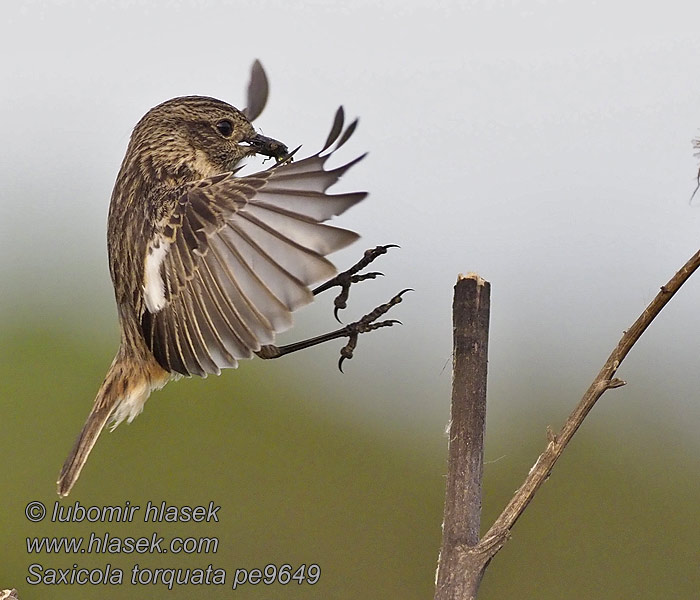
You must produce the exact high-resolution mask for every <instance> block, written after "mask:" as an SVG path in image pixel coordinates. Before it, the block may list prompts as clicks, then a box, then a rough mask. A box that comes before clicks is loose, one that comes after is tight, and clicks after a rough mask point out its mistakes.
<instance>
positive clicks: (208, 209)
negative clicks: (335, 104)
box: [141, 108, 367, 376]
mask: <svg viewBox="0 0 700 600" xmlns="http://www.w3.org/2000/svg"><path fill="white" fill-rule="evenodd" d="M343 120H344V119H343V111H342V108H341V109H339V110H338V112H337V114H336V118H335V122H334V124H333V128H332V130H331V133H330V135H329V137H328V141H327V142H326V145H325V146H324V148H323V149H322V150H321V151H320V152H318V153H316V154H314V155H313V156H310V157H308V158H305V159H303V160H299V161H297V162H288V163H285V164H282V165H279V166H275V167H272V168H271V169H268V170H266V171H262V172H260V173H255V174H253V175H249V176H246V177H234V176H233V174H231V173H226V174H222V175H218V176H214V177H211V178H209V179H206V180H203V181H200V182H198V183H196V184H193V186H192V187H191V188H189V189H188V191H187V192H186V193H185V194H183V196H182V197H181V198H180V200H179V202H178V205H177V208H176V210H175V211H174V212H173V214H172V215H171V216H170V217H169V219H168V221H167V223H166V224H165V225H164V227H163V229H162V230H161V231H159V233H158V234H157V236H156V238H154V239H153V240H152V242H151V243H150V244H149V248H148V253H147V255H146V259H145V269H144V271H145V276H144V283H143V299H144V302H143V306H144V309H143V314H142V317H141V328H142V332H143V336H144V338H145V340H146V343H147V345H148V347H149V348H150V349H151V351H152V352H153V354H154V356H155V357H156V359H157V360H158V362H159V363H160V365H161V366H162V367H163V368H164V369H166V370H168V371H174V372H177V373H181V374H183V375H201V376H205V375H206V374H208V373H217V374H218V373H220V370H221V369H222V368H226V367H235V366H236V365H237V361H238V360H239V359H242V358H250V357H251V356H252V353H253V352H255V351H257V350H259V349H260V347H261V346H262V345H265V344H272V343H274V338H275V333H278V332H281V331H283V330H285V329H287V328H289V327H290V326H291V324H292V317H291V313H292V312H293V311H294V310H296V309H297V308H299V307H301V306H303V305H305V304H308V303H309V302H311V300H312V299H313V295H312V293H311V291H310V288H309V286H311V285H312V284H314V283H317V282H319V281H322V280H324V279H328V278H330V277H332V276H333V275H334V274H335V272H336V270H335V267H334V266H333V265H332V263H331V262H330V261H329V260H328V259H327V258H325V256H326V255H327V254H329V253H331V252H334V251H335V250H339V249H340V248H343V247H345V246H347V245H348V244H350V243H352V242H353V241H355V240H356V239H357V238H358V235H357V234H356V233H353V232H352V231H348V230H346V229H341V228H338V227H333V226H331V225H327V224H324V223H323V222H324V221H326V220H328V219H330V218H331V217H332V216H334V215H339V214H341V213H343V212H344V211H346V210H347V209H348V208H350V207H351V206H353V205H354V204H356V203H357V202H359V201H360V200H362V199H363V198H365V197H366V195H367V194H366V193H365V192H355V193H346V194H326V190H327V189H328V188H329V187H330V186H331V185H333V184H334V183H335V182H337V181H338V179H339V178H340V177H341V176H342V175H343V173H345V172H346V171H347V170H348V169H349V168H350V167H351V166H352V165H353V164H354V163H356V162H357V161H358V160H360V159H362V156H360V157H359V158H357V159H355V160H353V161H351V162H350V163H348V164H346V165H344V166H342V167H338V168H336V169H333V170H328V171H327V170H325V169H324V164H325V162H326V161H327V159H328V157H329V156H330V155H331V154H332V153H333V152H335V150H337V149H338V148H339V147H340V146H342V145H343V144H344V143H345V142H346V141H347V139H348V138H349V137H350V135H351V134H352V132H353V131H354V129H355V125H356V122H353V123H351V124H350V125H349V126H348V127H347V129H345V130H344V131H343ZM333 144H335V146H334V147H333V148H331V146H332V145H333Z"/></svg>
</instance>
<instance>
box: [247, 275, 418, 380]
mask: <svg viewBox="0 0 700 600" xmlns="http://www.w3.org/2000/svg"><path fill="white" fill-rule="evenodd" d="M409 291H412V290H410V289H406V290H403V291H401V292H399V293H398V294H396V296H394V297H393V298H392V299H391V300H389V302H386V303H384V304H380V305H379V306H377V308H375V309H374V310H373V311H372V312H369V313H367V314H366V315H365V316H364V317H362V318H361V319H360V320H358V321H355V322H354V323H350V324H349V325H346V326H345V327H341V328H340V329H336V330H335V331H331V332H330V333H324V334H322V335H318V336H316V337H313V338H309V339H308V340H302V341H300V342H295V343H293V344H287V345H286V346H273V345H268V346H262V347H261V348H260V350H258V351H257V352H256V354H257V355H258V356H259V357H260V358H264V359H270V358H280V357H281V356H284V355H285V354H291V353H292V352H296V351H298V350H304V349H305V348H311V347H312V346H316V345H317V344H322V343H323V342H329V341H330V340H335V339H338V338H344V337H346V338H348V343H347V344H345V346H343V348H342V349H341V350H340V360H339V361H338V368H339V369H340V370H341V372H342V370H343V361H344V360H345V359H351V358H352V355H353V351H354V350H355V346H357V338H358V336H359V335H360V334H361V333H367V332H369V331H374V330H375V329H379V328H381V327H391V326H392V325H395V324H396V323H398V324H401V321H397V320H396V319H388V320H386V321H379V322H376V321H377V319H378V318H379V317H381V316H382V315H384V314H385V313H386V312H388V311H389V309H390V308H391V307H392V306H395V305H397V304H399V302H401V300H402V296H403V295H404V294H405V293H406V292H409Z"/></svg>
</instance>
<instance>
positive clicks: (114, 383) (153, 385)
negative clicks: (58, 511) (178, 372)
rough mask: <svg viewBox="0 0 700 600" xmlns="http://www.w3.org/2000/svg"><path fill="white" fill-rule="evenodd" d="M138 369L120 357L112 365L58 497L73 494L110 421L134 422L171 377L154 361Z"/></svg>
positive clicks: (66, 468) (61, 481)
mask: <svg viewBox="0 0 700 600" xmlns="http://www.w3.org/2000/svg"><path fill="white" fill-rule="evenodd" d="M139 366H140V367H141V368H139ZM139 366H137V365H136V364H134V362H133V361H129V360H127V359H125V358H123V357H122V356H121V355H120V354H118V355H117V357H116V358H115V359H114V361H113V362H112V366H111V367H110V369H109V371H108V372H107V376H106V377H105V380H104V382H103V383H102V386H101V387H100V390H99V392H97V397H96V398H95V403H94V405H93V407H92V410H91V411H90V414H89V415H88V418H87V421H85V425H83V429H82V431H81V432H80V435H79V436H78V439H77V440H76V441H75V444H74V445H73V449H72V450H71V452H70V454H69V455H68V458H67V459H66V462H65V463H63V468H62V469H61V474H60V475H59V477H58V481H57V482H56V483H57V486H58V495H59V496H61V497H65V496H67V495H68V494H69V493H70V491H71V489H72V488H73V486H74V485H75V482H76V481H77V480H78V477H79V476H80V471H82V469H83V467H84V466H85V463H86V461H87V459H88V456H90V452H91V451H92V448H93V447H94V446H95V442H97V438H98V437H99V436H100V433H102V430H103V429H104V428H105V425H107V422H108V421H109V420H110V419H111V420H112V421H113V422H114V427H116V426H117V425H119V423H121V422H122V421H124V420H125V419H126V420H128V421H129V422H131V421H132V420H133V418H134V417H135V416H136V415H138V414H139V413H140V412H141V410H142V409H143V405H144V404H145V402H146V400H147V398H148V396H149V395H150V393H151V390H153V389H158V388H160V387H162V386H163V385H164V384H165V383H166V382H167V380H168V378H169V375H170V374H169V373H167V372H166V371H163V370H162V369H161V368H160V367H159V366H158V365H157V364H156V363H155V361H153V364H152V365H148V366H150V367H152V369H148V366H147V367H146V369H144V368H143V365H139Z"/></svg>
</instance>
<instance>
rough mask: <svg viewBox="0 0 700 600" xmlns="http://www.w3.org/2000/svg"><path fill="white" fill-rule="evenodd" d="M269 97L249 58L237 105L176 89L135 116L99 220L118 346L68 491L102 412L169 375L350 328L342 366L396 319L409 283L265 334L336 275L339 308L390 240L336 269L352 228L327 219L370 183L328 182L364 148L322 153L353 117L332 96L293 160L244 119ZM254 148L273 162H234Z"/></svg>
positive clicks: (73, 458) (66, 469)
mask: <svg viewBox="0 0 700 600" xmlns="http://www.w3.org/2000/svg"><path fill="white" fill-rule="evenodd" d="M256 69H257V71H256ZM266 98H267V80H266V77H265V75H264V71H262V68H261V67H260V65H259V63H256V64H254V67H253V76H252V79H251V84H250V86H249V93H248V100H249V106H248V108H247V109H243V110H239V109H237V108H235V107H234V106H232V105H230V104H228V103H227V102H224V101H222V100H218V99H215V98H211V97H208V96H183V97H177V98H173V99H171V100H168V101H166V102H163V103H161V104H159V105H157V106H155V107H154V108H152V109H151V110H149V111H148V112H147V113H146V114H145V116H144V117H143V118H142V119H141V120H140V121H139V122H138V123H137V125H136V126H135V128H134V130H133V133H132V135H131V138H130V141H129V143H128V147H127V150H126V154H125V157H124V159H123V162H122V164H121V168H120V170H119V173H118V175H117V178H116V182H115V185H114V189H113V192H112V197H111V201H110V207H109V216H108V223H107V248H108V259H109V269H110V275H111V279H112V283H113V285H114V294H115V299H116V304H117V312H118V319H119V326H120V343H119V348H118V351H117V353H116V355H115V357H114V360H113V361H112V364H111V366H110V367H109V369H108V371H107V374H106V376H105V379H104V381H103V383H102V385H101V386H100V388H99V390H98V392H97V396H96V398H95V400H94V404H93V407H92V410H91V411H90V414H89V416H88V418H87V420H86V422H85V424H84V426H83V428H82V430H81V432H80V434H79V436H78V438H77V440H76V441H75V444H74V446H73V448H72V450H71V452H70V454H69V456H68V458H67V459H66V461H65V463H64V465H63V468H62V469H61V472H60V475H59V478H58V481H57V491H58V494H59V496H60V497H65V496H67V495H68V494H69V493H70V491H71V489H72V488H73V486H74V485H75V483H76V481H77V479H78V477H79V475H80V473H81V470H82V469H83V467H84V465H85V463H86V461H87V459H88V456H89V454H90V452H91V450H92V449H93V447H94V445H95V442H96V441H97V439H98V436H99V435H100V433H101V432H102V430H103V429H104V428H105V426H107V424H108V423H110V422H111V424H112V428H114V427H116V426H117V425H119V424H120V423H122V422H124V421H127V422H131V421H132V420H133V419H134V418H135V417H136V416H137V415H138V414H140V413H141V411H142V410H143V407H144V404H145V402H146V400H147V399H148V397H149V395H150V394H151V392H153V391H154V390H158V389H160V388H162V387H163V386H164V385H165V384H166V383H168V382H169V381H171V380H175V379H178V378H180V377H182V376H185V377H189V376H193V375H196V376H202V377H206V376H207V375H209V374H217V375H218V374H220V373H221V370H222V369H226V368H235V367H236V366H237V365H238V362H239V361H240V360H244V359H249V358H252V357H253V356H254V355H257V356H259V357H261V358H266V359H270V358H279V357H280V356H283V355H285V354H289V353H291V352H295V351H297V350H301V349H304V348H308V347H310V346H314V345H316V344H319V343H323V342H325V341H328V340H331V339H337V338H342V337H347V338H348V343H347V345H346V346H345V347H344V348H343V349H342V350H341V358H340V361H339V363H338V366H339V367H340V368H341V370H342V361H343V360H345V359H347V358H352V353H353V350H354V348H355V344H356V343H357V337H358V335H359V334H361V333H365V332H367V331H372V330H375V329H378V328H380V327H387V326H391V325H394V324H395V323H399V321H396V320H394V319H388V320H385V321H378V319H379V318H380V317H381V316H382V315H383V314H384V313H385V312H386V311H387V310H389V309H390V308H391V307H392V306H394V305H395V304H397V303H399V302H400V301H401V296H402V295H403V293H404V292H406V291H408V290H404V291H402V292H400V293H399V294H397V295H396V296H395V297H394V298H392V299H391V300H390V301H389V302H387V303H384V304H382V305H380V306H378V307H377V308H376V309H374V310H373V311H371V312H370V313H368V314H366V315H365V316H364V317H363V318H362V319H360V320H358V321H356V322H355V323H351V324H350V325H346V326H344V327H341V328H340V329H338V330H335V331H332V332H330V333H327V334H323V335H321V336H317V337H315V338H311V339H309V340H302V341H300V342H296V343H293V344H288V345H286V346H276V345H275V336H276V334H278V333H280V332H282V331H285V330H287V329H289V328H290V327H291V326H292V313H293V312H294V311H295V310H297V309H298V308H300V307H302V306H304V305H306V304H309V303H310V302H312V301H313V299H314V296H315V295H316V294H318V293H321V292H323V291H325V290H326V289H330V288H331V287H335V286H340V287H341V289H342V291H341V293H340V294H339V296H338V297H337V298H336V302H335V304H336V318H337V311H338V310H339V309H341V308H344V307H345V305H346V302H347V296H348V291H349V286H350V285H351V284H352V283H356V282H358V281H362V280H363V279H372V278H374V277H376V276H378V275H380V273H364V274H359V273H358V272H359V271H360V270H361V269H363V268H364V267H365V266H367V264H369V263H370V262H372V261H373V260H374V259H375V258H376V257H377V256H379V255H381V254H383V253H385V252H386V251H387V250H388V249H389V248H391V247H394V245H393V244H390V245H387V246H377V247H376V248H373V249H371V250H368V251H366V252H365V254H364V255H363V257H362V259H361V260H360V261H359V262H358V263H357V264H356V265H354V266H353V267H351V268H350V269H348V270H347V271H345V272H343V273H341V274H339V275H338V274H337V269H336V267H335V266H334V265H333V263H332V262H331V261H330V260H329V259H328V258H327V257H326V256H327V255H328V254H330V253H332V252H335V251H336V250H339V249H341V248H344V247H346V246H348V245H350V244H351V243H353V242H355V241H356V240H357V239H358V237H359V236H358V234H356V233H355V232H353V231H350V230H348V229H344V228H341V227H337V226H335V225H330V224H328V223H326V221H328V220H329V219H331V218H332V217H334V216H338V215H341V214H342V213H344V212H345V211H346V210H348V209H349V208H351V207H352V206H354V205H356V204H357V203H358V202H361V201H362V200H364V198H365V197H366V196H367V193H366V192H348V193H339V194H329V193H327V192H326V191H327V189H328V188H329V187H330V186H332V185H333V184H334V183H336V182H337V181H338V179H339V178H340V177H341V176H342V175H343V174H345V173H346V172H347V171H348V169H350V168H351V167H352V166H353V165H354V164H356V163H357V162H358V161H359V160H361V159H362V158H363V157H364V155H361V156H359V157H357V158H356V159H354V160H352V161H350V162H348V163H346V164H344V165H342V166H340V167H336V168H333V169H326V168H324V165H325V163H326V161H327V160H328V158H329V157H330V156H331V155H333V153H334V152H335V151H336V150H338V148H340V147H341V146H343V145H344V144H345V143H346V142H347V141H348V139H349V138H350V137H351V135H352V134H353V132H354V131H355V128H356V125H357V121H353V122H352V123H350V124H349V125H348V126H347V127H345V124H344V122H345V117H344V111H343V109H342V107H341V108H340V109H338V111H337V112H336V115H335V119H334V121H333V125H332V128H331V131H330V134H329V135H328V139H327V141H326V143H325V145H324V146H323V148H322V149H321V150H320V151H318V152H316V153H314V154H312V155H310V156H308V157H307V158H304V159H301V160H297V159H296V153H297V150H298V148H297V150H295V151H292V152H290V151H289V150H288V147H287V146H286V145H285V144H283V143H282V142H279V141H277V140H275V139H273V138H269V137H266V136H263V135H261V134H260V133H258V132H257V131H256V129H255V128H254V127H253V125H252V123H251V121H252V120H253V119H255V117H257V116H258V115H259V114H260V112H261V111H262V108H263V107H264V105H265V101H266ZM256 154H258V155H262V156H265V157H269V158H272V159H274V160H275V163H274V164H273V165H272V166H270V167H268V168H267V169H264V170H262V171H259V172H257V173H253V174H250V175H240V174H239V170H240V168H241V161H242V160H243V159H244V158H246V157H250V156H253V155H256ZM323 281H325V283H323V284H321V285H320V286H318V287H316V288H314V287H313V286H314V284H317V283H319V282H323Z"/></svg>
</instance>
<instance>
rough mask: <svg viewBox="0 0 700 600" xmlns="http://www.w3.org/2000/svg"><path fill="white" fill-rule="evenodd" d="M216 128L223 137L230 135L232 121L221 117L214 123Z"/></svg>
mask: <svg viewBox="0 0 700 600" xmlns="http://www.w3.org/2000/svg"><path fill="white" fill-rule="evenodd" d="M216 129H217V131H218V132H219V133H220V134H221V135H223V136H224V137H231V134H232V133H233V123H231V121H229V120H228V119H223V120H221V121H219V122H218V123H217V124H216Z"/></svg>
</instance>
